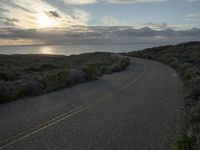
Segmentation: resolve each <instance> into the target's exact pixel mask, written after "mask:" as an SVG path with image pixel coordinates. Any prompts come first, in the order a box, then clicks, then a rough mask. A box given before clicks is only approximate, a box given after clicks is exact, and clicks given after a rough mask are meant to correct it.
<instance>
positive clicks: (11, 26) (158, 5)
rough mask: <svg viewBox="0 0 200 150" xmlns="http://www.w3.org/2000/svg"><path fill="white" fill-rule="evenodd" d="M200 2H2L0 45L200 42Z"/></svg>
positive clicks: (68, 0) (121, 0) (24, 0)
mask: <svg viewBox="0 0 200 150" xmlns="http://www.w3.org/2000/svg"><path fill="white" fill-rule="evenodd" d="M199 25H200V0H0V45H29V44H85V43H86V44H87V43H88V44H96V43H98V44H99V43H159V42H160V43H165V42H166V43H167V42H174V41H176V42H185V41H195V40H200V29H199Z"/></svg>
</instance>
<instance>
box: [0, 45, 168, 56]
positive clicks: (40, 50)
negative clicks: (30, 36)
mask: <svg viewBox="0 0 200 150" xmlns="http://www.w3.org/2000/svg"><path fill="white" fill-rule="evenodd" d="M161 45H166V44H110V45H109V44H105V45H104V44H103V45H47V46H2V47H1V46H0V54H56V55H72V54H81V53H90V52H96V51H101V52H115V53H119V52H129V51H134V50H142V49H145V48H150V47H155V46H161Z"/></svg>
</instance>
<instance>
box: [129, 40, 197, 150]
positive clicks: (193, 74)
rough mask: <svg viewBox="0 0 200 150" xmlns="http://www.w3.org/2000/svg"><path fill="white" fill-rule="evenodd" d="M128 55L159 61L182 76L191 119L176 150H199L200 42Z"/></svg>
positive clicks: (150, 49) (188, 115)
mask: <svg viewBox="0 0 200 150" xmlns="http://www.w3.org/2000/svg"><path fill="white" fill-rule="evenodd" d="M125 55H128V56H133V57H140V58H146V59H151V60H156V61H160V62H162V63H165V64H168V65H170V66H171V67H173V68H175V69H176V71H177V72H178V73H179V74H180V76H181V78H182V80H183V82H184V85H185V94H184V95H185V100H186V101H185V106H186V112H187V113H186V114H187V116H186V118H189V119H187V120H186V129H185V134H184V133H181V134H180V136H179V138H178V140H177V143H176V146H175V147H176V150H192V149H200V42H189V43H182V44H179V45H175V46H161V47H156V48H149V49H145V50H143V51H136V52H130V53H126V54H125ZM189 139H190V140H189ZM190 143H192V144H190ZM191 145H192V146H191Z"/></svg>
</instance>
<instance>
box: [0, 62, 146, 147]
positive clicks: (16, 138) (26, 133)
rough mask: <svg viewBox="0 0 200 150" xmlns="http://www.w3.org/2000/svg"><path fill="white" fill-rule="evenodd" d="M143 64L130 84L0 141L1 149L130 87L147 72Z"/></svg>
mask: <svg viewBox="0 0 200 150" xmlns="http://www.w3.org/2000/svg"><path fill="white" fill-rule="evenodd" d="M142 64H143V65H144V70H143V72H142V73H141V74H140V75H139V76H138V77H137V78H136V79H135V80H133V81H131V82H129V83H128V84H126V85H124V86H122V87H120V88H119V89H116V90H113V91H112V92H110V93H109V94H105V95H103V96H101V97H97V98H95V99H93V100H92V101H90V102H88V103H86V104H83V105H81V106H79V107H77V108H75V109H73V110H72V111H69V112H67V113H64V114H61V115H59V116H57V117H54V118H53V119H50V120H48V121H45V122H43V123H42V124H40V125H38V126H36V127H34V128H32V129H30V130H28V131H24V132H21V133H19V134H17V135H16V136H13V137H11V138H10V139H7V140H5V141H3V142H1V143H0V150H2V149H4V148H6V147H8V146H10V145H12V144H15V143H17V142H19V141H21V140H23V139H25V138H28V137H30V136H31V135H34V134H36V133H38V132H40V131H42V130H44V129H46V128H48V127H51V126H53V125H55V124H57V123H59V122H61V121H63V120H65V119H67V118H69V117H71V116H74V115H75V114H77V113H79V112H81V111H83V110H85V109H87V108H90V107H91V106H93V105H95V104H97V103H100V102H102V101H104V100H105V99H107V98H109V97H111V96H113V95H115V94H117V93H119V92H120V91H122V90H124V89H126V88H128V87H129V86H130V85H132V84H133V83H135V82H136V81H138V80H139V79H140V78H141V77H142V76H143V75H144V74H145V73H146V71H147V66H146V64H145V63H142Z"/></svg>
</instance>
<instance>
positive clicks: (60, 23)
mask: <svg viewBox="0 0 200 150" xmlns="http://www.w3.org/2000/svg"><path fill="white" fill-rule="evenodd" d="M0 6H1V9H0V15H1V17H2V18H7V20H8V19H15V20H18V21H13V22H12V23H10V26H13V27H16V28H21V29H30V28H41V27H45V26H44V25H45V23H46V24H47V23H48V27H51V28H53V27H57V28H62V27H68V26H72V25H87V22H88V21H89V19H90V15H89V13H88V12H85V11H83V10H80V9H77V8H72V7H70V8H68V9H66V10H65V11H63V10H60V9H58V8H56V7H55V6H52V5H51V4H49V3H48V1H45V0H28V1H24V0H10V1H7V0H1V1H0ZM16 14H17V15H16ZM0 24H1V26H0V27H8V26H7V25H8V24H6V23H5V21H2V19H1V20H0Z"/></svg>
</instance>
